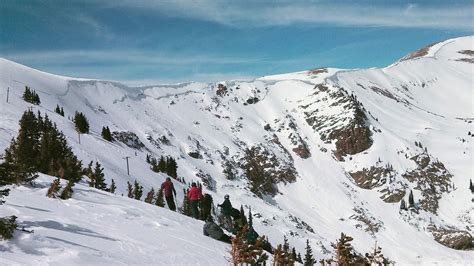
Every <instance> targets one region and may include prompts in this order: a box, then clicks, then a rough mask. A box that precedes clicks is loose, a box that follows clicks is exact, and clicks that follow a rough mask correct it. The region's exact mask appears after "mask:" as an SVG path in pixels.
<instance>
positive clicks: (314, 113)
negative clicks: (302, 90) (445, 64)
mask: <svg viewBox="0 0 474 266" xmlns="http://www.w3.org/2000/svg"><path fill="white" fill-rule="evenodd" d="M314 90H315V92H314V93H313V94H312V95H310V96H309V97H308V98H307V99H306V100H304V101H303V104H302V105H300V108H302V109H304V114H305V116H306V122H307V123H308V124H309V125H310V126H311V127H312V128H313V129H314V130H315V131H317V132H318V133H319V134H320V136H321V139H322V140H324V141H326V142H327V143H330V142H331V141H335V142H336V150H335V151H334V156H335V157H336V159H337V160H339V161H343V160H344V156H346V155H353V154H356V153H359V152H362V151H365V150H367V149H368V148H370V147H371V146H372V139H371V135H372V133H371V131H370V128H369V123H368V119H367V116H366V115H365V112H364V109H363V106H362V104H361V103H360V102H358V101H357V99H356V98H355V97H354V96H352V95H351V96H349V94H348V93H347V92H346V91H345V90H344V89H343V88H340V87H332V86H329V85H327V84H318V85H317V86H316V87H315V89H314ZM305 102H308V103H306V104H305Z"/></svg>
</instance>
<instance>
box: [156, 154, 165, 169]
mask: <svg viewBox="0 0 474 266" xmlns="http://www.w3.org/2000/svg"><path fill="white" fill-rule="evenodd" d="M155 165H156V159H155ZM166 168H167V165H166V161H165V158H164V157H163V156H161V157H160V161H159V162H158V166H157V172H163V173H166Z"/></svg>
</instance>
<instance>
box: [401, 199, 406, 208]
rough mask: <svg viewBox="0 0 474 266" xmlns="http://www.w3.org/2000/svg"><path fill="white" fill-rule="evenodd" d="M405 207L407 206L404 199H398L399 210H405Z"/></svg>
mask: <svg viewBox="0 0 474 266" xmlns="http://www.w3.org/2000/svg"><path fill="white" fill-rule="evenodd" d="M406 209H407V206H406V203H405V199H402V200H401V201H400V210H406Z"/></svg>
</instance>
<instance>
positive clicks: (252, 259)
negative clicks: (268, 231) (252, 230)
mask: <svg viewBox="0 0 474 266" xmlns="http://www.w3.org/2000/svg"><path fill="white" fill-rule="evenodd" d="M247 231H248V225H246V226H244V227H243V228H242V230H241V231H239V232H238V233H237V235H236V236H235V237H234V238H233V239H232V248H231V250H230V254H231V257H232V264H233V265H240V264H250V265H263V264H264V263H265V262H266V260H267V259H268V256H267V254H266V253H265V252H264V251H263V245H264V238H263V237H261V238H259V239H257V241H256V242H255V244H251V243H249V242H248V240H247V239H246V235H247V233H248V232H247Z"/></svg>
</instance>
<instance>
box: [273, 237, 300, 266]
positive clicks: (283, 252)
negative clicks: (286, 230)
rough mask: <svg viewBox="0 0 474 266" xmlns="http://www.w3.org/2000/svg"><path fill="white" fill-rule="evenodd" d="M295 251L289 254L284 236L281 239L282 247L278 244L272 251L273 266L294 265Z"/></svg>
mask: <svg viewBox="0 0 474 266" xmlns="http://www.w3.org/2000/svg"><path fill="white" fill-rule="evenodd" d="M295 260H296V250H295V249H294V248H293V251H292V252H290V244H289V243H288V239H287V238H286V236H284V237H283V245H281V244H279V245H278V246H277V248H276V249H275V250H274V251H273V265H275V266H292V265H295Z"/></svg>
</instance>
